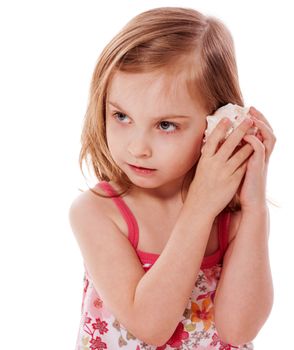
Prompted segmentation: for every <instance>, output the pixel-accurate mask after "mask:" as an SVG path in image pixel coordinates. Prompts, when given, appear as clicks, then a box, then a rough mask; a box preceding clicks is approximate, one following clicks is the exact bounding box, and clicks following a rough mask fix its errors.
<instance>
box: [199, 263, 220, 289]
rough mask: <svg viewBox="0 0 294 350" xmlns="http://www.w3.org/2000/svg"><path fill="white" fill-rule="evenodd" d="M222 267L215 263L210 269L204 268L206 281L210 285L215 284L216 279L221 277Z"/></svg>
mask: <svg viewBox="0 0 294 350" xmlns="http://www.w3.org/2000/svg"><path fill="white" fill-rule="evenodd" d="M220 271H221V268H220V266H218V265H215V266H213V267H211V268H209V269H203V272H204V274H205V277H206V282H207V284H208V285H209V286H214V285H215V283H216V281H218V280H219V278H220Z"/></svg>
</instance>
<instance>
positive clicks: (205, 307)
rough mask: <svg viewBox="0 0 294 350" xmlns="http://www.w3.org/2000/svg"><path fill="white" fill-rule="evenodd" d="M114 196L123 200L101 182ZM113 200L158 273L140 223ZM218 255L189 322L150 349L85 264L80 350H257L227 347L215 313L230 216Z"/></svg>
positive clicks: (206, 261)
mask: <svg viewBox="0 0 294 350" xmlns="http://www.w3.org/2000/svg"><path fill="white" fill-rule="evenodd" d="M96 186H100V187H101V188H102V189H103V190H104V191H105V192H106V193H107V194H108V195H110V196H111V195H117V192H116V190H115V189H114V188H113V187H112V186H111V185H110V183H108V182H106V181H101V182H99V183H98V184H97V185H96ZM112 200H113V201H114V203H115V204H116V206H117V208H118V209H119V211H120V213H121V215H122V216H123V218H124V219H125V221H126V223H127V227H128V239H129V241H130V243H131V244H132V246H133V247H134V249H135V251H136V253H137V256H138V259H139V260H140V263H141V264H142V267H143V269H144V271H145V272H147V271H148V270H149V269H151V268H152V265H153V264H154V263H155V262H156V260H157V259H158V257H159V254H154V253H151V252H144V251H141V250H139V249H137V245H138V241H139V228H138V223H137V221H136V219H135V217H134V215H133V213H132V211H131V210H130V208H129V207H128V206H127V204H126V203H125V201H124V200H123V199H122V197H120V196H119V197H112ZM218 219H219V220H218V241H219V247H218V249H217V251H215V252H214V253H213V254H211V255H209V256H204V257H203V261H202V263H201V267H200V270H199V273H198V275H197V276H195V286H194V287H193V290H192V293H191V296H190V297H189V300H188V302H187V306H186V308H185V310H184V312H183V316H182V319H181V321H180V322H179V324H178V326H177V327H176V329H175V331H174V333H173V335H172V336H171V338H170V339H169V340H168V341H167V342H166V343H165V344H164V345H162V346H155V345H150V344H146V343H145V342H144V341H141V340H140V339H138V338H136V337H135V336H134V335H133V334H131V333H130V332H129V331H128V330H127V329H126V328H125V327H124V326H123V324H121V323H120V322H119V321H118V320H117V319H116V318H115V316H114V315H113V314H111V313H110V312H109V310H108V309H107V306H106V305H105V304H104V302H103V300H102V299H101V297H100V296H99V292H98V291H97V290H95V287H94V285H93V281H92V279H91V276H90V274H89V273H88V271H87V268H86V266H85V264H84V278H83V280H84V288H83V297H82V306H81V319H80V325H79V330H78V336H77V341H76V348H75V350H100V349H111V350H117V349H122V350H141V349H144V350H163V349H166V350H171V349H174V350H175V349H176V350H190V349H193V350H204V349H218V350H231V349H242V350H245V349H250V350H251V349H253V344H252V343H247V344H244V345H242V346H238V347H236V346H233V345H230V344H226V343H224V342H223V341H222V340H221V339H220V337H219V336H218V333H217V331H216V328H215V323H214V317H213V314H214V313H213V308H214V296H215V292H216V287H217V284H218V281H219V278H220V274H221V270H222V260H223V256H224V253H225V251H226V249H227V246H228V232H229V230H228V228H229V223H230V212H225V211H223V212H221V213H220V214H219V217H218Z"/></svg>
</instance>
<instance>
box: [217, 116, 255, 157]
mask: <svg viewBox="0 0 294 350" xmlns="http://www.w3.org/2000/svg"><path fill="white" fill-rule="evenodd" d="M252 125H253V121H252V120H251V119H250V118H245V119H244V120H243V121H242V123H241V124H240V125H238V127H237V128H236V129H235V130H234V131H233V132H232V133H231V134H230V135H229V136H228V138H227V139H226V141H225V142H224V143H223V145H222V146H221V147H220V149H219V151H218V157H220V158H221V159H223V160H228V159H229V157H230V156H231V155H232V153H233V152H234V150H235V149H236V147H237V146H238V145H239V144H240V142H241V141H242V139H243V137H244V135H245V134H246V133H247V131H248V130H249V129H250V128H251V127H252Z"/></svg>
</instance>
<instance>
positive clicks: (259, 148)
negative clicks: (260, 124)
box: [244, 135, 266, 164]
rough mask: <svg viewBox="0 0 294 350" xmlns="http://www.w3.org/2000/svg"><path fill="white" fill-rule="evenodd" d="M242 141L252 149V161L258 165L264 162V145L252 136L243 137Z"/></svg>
mask: <svg viewBox="0 0 294 350" xmlns="http://www.w3.org/2000/svg"><path fill="white" fill-rule="evenodd" d="M244 140H245V141H246V142H248V143H250V145H251V146H252V147H253V149H254V153H253V154H252V157H253V159H255V160H256V161H257V163H258V164H262V163H264V162H266V148H265V145H264V144H263V143H262V142H261V141H260V140H259V139H258V138H257V137H256V136H254V135H245V136H244Z"/></svg>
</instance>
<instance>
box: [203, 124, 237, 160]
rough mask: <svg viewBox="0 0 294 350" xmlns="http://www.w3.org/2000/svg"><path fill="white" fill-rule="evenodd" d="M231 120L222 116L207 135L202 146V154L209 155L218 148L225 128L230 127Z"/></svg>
mask: <svg viewBox="0 0 294 350" xmlns="http://www.w3.org/2000/svg"><path fill="white" fill-rule="evenodd" d="M231 124H232V123H231V121H230V120H229V119H228V118H223V119H222V120H221V121H220V122H219V123H218V124H217V125H216V127H215V128H214V129H213V131H212V133H211V134H210V135H209V136H208V138H207V140H206V142H205V144H204V146H203V147H202V151H201V152H202V154H205V155H206V156H208V157H211V156H213V155H214V154H215V152H216V150H217V149H218V146H219V143H220V142H221V141H222V140H223V139H224V138H225V136H226V133H227V130H228V129H229V127H231Z"/></svg>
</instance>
